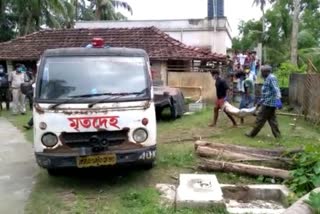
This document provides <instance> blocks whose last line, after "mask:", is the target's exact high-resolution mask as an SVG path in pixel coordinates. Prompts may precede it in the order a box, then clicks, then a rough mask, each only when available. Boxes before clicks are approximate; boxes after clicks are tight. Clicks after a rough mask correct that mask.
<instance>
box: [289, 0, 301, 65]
mask: <svg viewBox="0 0 320 214" xmlns="http://www.w3.org/2000/svg"><path fill="white" fill-rule="evenodd" d="M293 8H294V10H293V19H292V20H293V22H292V34H291V63H292V64H294V65H296V66H297V65H298V33H299V13H300V0H293Z"/></svg>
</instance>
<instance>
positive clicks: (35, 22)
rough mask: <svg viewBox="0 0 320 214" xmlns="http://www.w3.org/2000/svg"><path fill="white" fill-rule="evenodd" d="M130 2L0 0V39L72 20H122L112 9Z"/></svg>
mask: <svg viewBox="0 0 320 214" xmlns="http://www.w3.org/2000/svg"><path fill="white" fill-rule="evenodd" d="M116 7H122V8H125V9H127V10H128V11H129V12H132V9H131V7H130V5H128V4H127V3H126V2H122V1H117V0H103V1H102V0H90V1H86V0H41V1H40V0H28V1H25V0H0V42H1V41H7V40H10V39H12V38H13V37H14V36H15V35H16V34H17V35H26V34H29V33H32V32H34V31H38V30H40V29H41V28H42V27H43V26H44V27H49V28H71V27H72V26H73V25H74V22H75V21H76V20H94V19H97V20H123V19H126V17H125V16H123V15H122V14H121V13H119V12H117V11H116V10H115V8H116Z"/></svg>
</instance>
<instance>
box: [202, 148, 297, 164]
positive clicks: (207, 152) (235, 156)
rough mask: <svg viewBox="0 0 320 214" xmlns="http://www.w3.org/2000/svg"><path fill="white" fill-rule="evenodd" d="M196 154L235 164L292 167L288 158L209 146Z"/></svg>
mask: <svg viewBox="0 0 320 214" xmlns="http://www.w3.org/2000/svg"><path fill="white" fill-rule="evenodd" d="M196 154H198V155H199V156H200V157H204V158H214V159H215V160H226V161H228V160H230V161H233V162H256V163H260V164H258V165H261V164H265V165H267V166H272V167H279V168H285V169H287V168H288V167H290V165H292V161H291V160H290V159H288V158H281V157H275V156H266V155H257V154H253V153H252V154H244V153H240V152H233V151H229V150H227V149H214V148H211V147H207V146H198V147H197V149H196Z"/></svg>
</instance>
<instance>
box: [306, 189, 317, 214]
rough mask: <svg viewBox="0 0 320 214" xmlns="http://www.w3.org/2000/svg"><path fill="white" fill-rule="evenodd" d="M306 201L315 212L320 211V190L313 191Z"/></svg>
mask: <svg viewBox="0 0 320 214" xmlns="http://www.w3.org/2000/svg"><path fill="white" fill-rule="evenodd" d="M305 202H306V203H307V204H308V205H309V206H310V207H311V208H312V210H313V212H314V213H316V214H319V213H320V192H311V193H310V195H309V198H308V200H306V201H305Z"/></svg>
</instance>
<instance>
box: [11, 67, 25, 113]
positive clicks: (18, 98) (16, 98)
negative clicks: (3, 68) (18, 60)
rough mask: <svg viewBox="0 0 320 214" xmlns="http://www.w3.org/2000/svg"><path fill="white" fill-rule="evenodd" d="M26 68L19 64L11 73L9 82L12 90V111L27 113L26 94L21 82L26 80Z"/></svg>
mask: <svg viewBox="0 0 320 214" xmlns="http://www.w3.org/2000/svg"><path fill="white" fill-rule="evenodd" d="M25 72H26V68H25V66H24V65H21V64H18V65H17V66H16V69H15V70H14V71H12V72H11V73H10V74H9V83H10V88H11V92H12V100H13V106H12V113H13V114H14V115H16V114H19V113H21V114H25V113H26V107H25V95H24V94H23V93H22V91H21V84H22V83H24V82H25V80H26V74H25Z"/></svg>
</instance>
